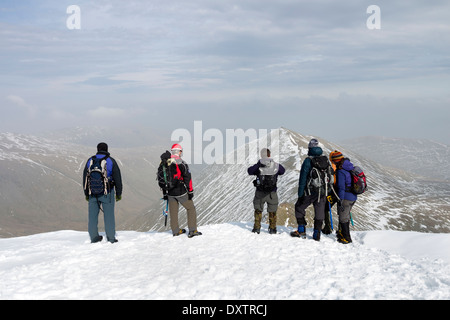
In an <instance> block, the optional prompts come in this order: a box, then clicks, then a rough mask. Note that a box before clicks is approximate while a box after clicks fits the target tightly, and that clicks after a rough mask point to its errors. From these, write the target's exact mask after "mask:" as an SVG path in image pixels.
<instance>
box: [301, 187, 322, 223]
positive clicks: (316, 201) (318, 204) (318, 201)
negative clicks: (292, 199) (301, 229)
mask: <svg viewBox="0 0 450 320" xmlns="http://www.w3.org/2000/svg"><path fill="white" fill-rule="evenodd" d="M311 204H312V205H313V206H314V220H315V221H317V222H319V221H320V224H322V221H323V219H325V205H326V204H327V199H326V198H325V196H321V197H320V198H319V195H318V194H316V195H314V194H313V195H305V196H303V197H300V198H298V200H297V202H296V203H295V218H296V219H297V224H298V225H306V220H305V215H306V208H308V207H309V206H310V205H311ZM315 225H316V223H315Z"/></svg>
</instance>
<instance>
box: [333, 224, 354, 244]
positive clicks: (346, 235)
mask: <svg viewBox="0 0 450 320" xmlns="http://www.w3.org/2000/svg"><path fill="white" fill-rule="evenodd" d="M336 239H337V241H338V242H339V243H343V244H348V243H352V238H351V237H350V222H347V223H339V230H338V231H336Z"/></svg>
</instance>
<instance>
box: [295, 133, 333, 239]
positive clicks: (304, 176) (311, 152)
mask: <svg viewBox="0 0 450 320" xmlns="http://www.w3.org/2000/svg"><path fill="white" fill-rule="evenodd" d="M322 153H323V151H322V148H320V147H319V141H317V139H311V141H310V142H309V144H308V157H307V158H306V159H305V160H304V161H303V163H302V167H301V169H300V177H299V183H298V200H297V202H296V203H295V217H296V219H297V224H298V228H297V230H295V231H293V232H291V236H292V237H299V238H306V220H305V215H306V208H307V207H309V206H310V205H311V204H313V206H314V231H313V239H314V240H316V241H319V240H320V232H321V229H322V224H323V220H324V219H325V205H326V203H327V200H326V196H327V195H326V188H325V186H322V187H320V188H313V187H312V186H311V185H310V184H309V183H310V179H311V175H310V172H311V170H312V169H313V161H314V160H315V159H314V158H318V157H324V158H325V159H322V160H323V161H326V162H327V163H328V167H329V162H328V158H327V157H326V156H323V155H322ZM329 170H331V167H329ZM328 174H329V175H330V171H328ZM326 183H328V181H327V182H326Z"/></svg>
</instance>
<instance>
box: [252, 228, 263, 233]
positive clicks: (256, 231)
mask: <svg viewBox="0 0 450 320" xmlns="http://www.w3.org/2000/svg"><path fill="white" fill-rule="evenodd" d="M260 230H261V229H258V228H253V230H252V232H253V233H257V234H259V232H260Z"/></svg>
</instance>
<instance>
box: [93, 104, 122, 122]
mask: <svg viewBox="0 0 450 320" xmlns="http://www.w3.org/2000/svg"><path fill="white" fill-rule="evenodd" d="M87 114H88V116H90V117H97V118H98V119H99V120H101V119H104V118H120V117H123V116H125V115H126V114H127V111H126V110H124V109H121V108H107V107H98V108H96V109H94V110H88V111H87Z"/></svg>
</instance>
